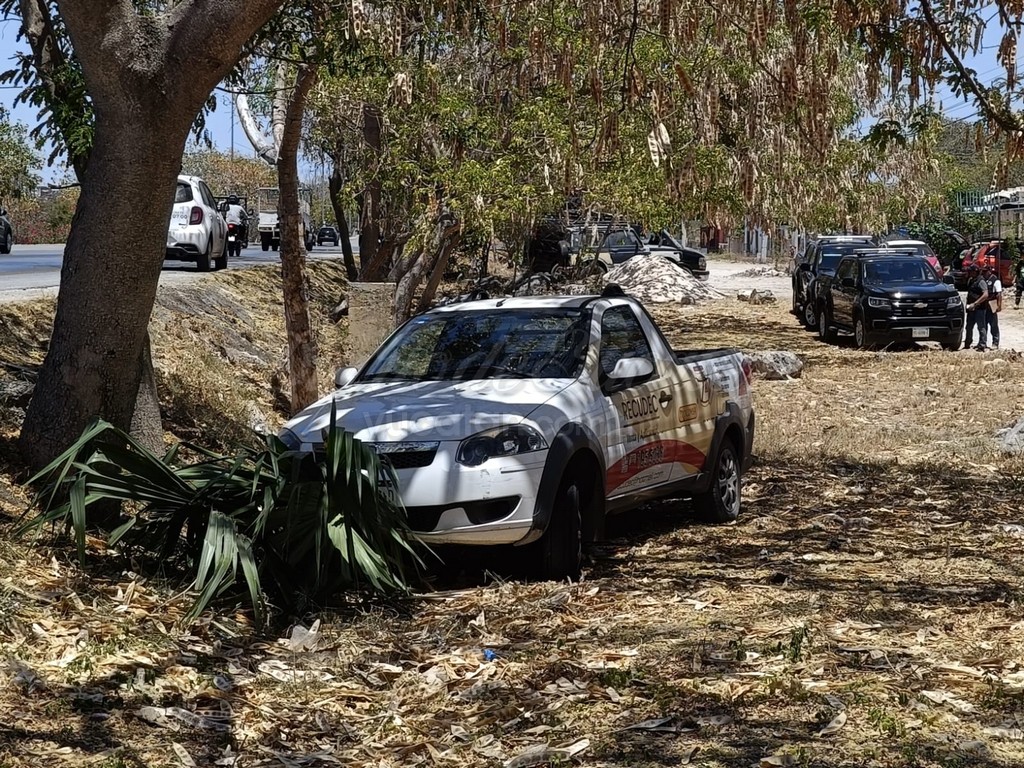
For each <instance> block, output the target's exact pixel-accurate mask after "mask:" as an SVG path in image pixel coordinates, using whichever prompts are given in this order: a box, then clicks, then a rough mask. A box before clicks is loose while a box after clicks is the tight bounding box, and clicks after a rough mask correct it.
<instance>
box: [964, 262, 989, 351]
mask: <svg viewBox="0 0 1024 768" xmlns="http://www.w3.org/2000/svg"><path fill="white" fill-rule="evenodd" d="M987 302H988V283H986V282H985V278H983V277H982V276H981V272H980V270H979V269H978V265H977V264H970V265H969V266H968V267H967V332H966V335H965V336H964V349H970V347H971V339H972V338H973V337H974V326H978V346H976V347H975V349H976V350H978V351H979V352H984V351H985V350H986V349H987V341H988V303H987Z"/></svg>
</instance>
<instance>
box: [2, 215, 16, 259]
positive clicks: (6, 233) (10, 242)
mask: <svg viewBox="0 0 1024 768" xmlns="http://www.w3.org/2000/svg"><path fill="white" fill-rule="evenodd" d="M13 247H14V227H13V226H11V219H10V217H9V216H8V215H7V209H6V208H3V207H2V206H0V253H10V252H11V248H13Z"/></svg>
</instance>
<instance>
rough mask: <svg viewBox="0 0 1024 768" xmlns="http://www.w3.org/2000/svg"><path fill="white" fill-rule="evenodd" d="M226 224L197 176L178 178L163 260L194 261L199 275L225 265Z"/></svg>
mask: <svg viewBox="0 0 1024 768" xmlns="http://www.w3.org/2000/svg"><path fill="white" fill-rule="evenodd" d="M227 247H228V241H227V224H225V222H224V217H223V216H221V215H220V212H219V211H218V210H217V201H216V200H215V199H214V197H213V193H212V192H210V188H209V187H208V186H206V182H205V181H203V180H202V179H200V178H199V177H198V176H179V177H178V184H177V186H176V187H175V189H174V205H173V207H172V208H171V221H170V224H169V225H168V227H167V253H166V255H165V257H164V258H166V259H171V260H175V261H194V262H195V263H196V268H197V269H198V270H199V271H200V272H208V271H209V270H210V265H211V264H212V265H213V266H214V267H216V268H217V269H224V267H226V266H227V265H228V251H227Z"/></svg>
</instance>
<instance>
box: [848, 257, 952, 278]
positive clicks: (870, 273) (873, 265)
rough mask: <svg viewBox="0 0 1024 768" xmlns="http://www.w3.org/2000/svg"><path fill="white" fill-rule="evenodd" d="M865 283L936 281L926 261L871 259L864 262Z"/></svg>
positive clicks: (933, 272)
mask: <svg viewBox="0 0 1024 768" xmlns="http://www.w3.org/2000/svg"><path fill="white" fill-rule="evenodd" d="M864 282H866V283H882V284H886V283H938V282H939V278H938V275H936V274H935V270H934V269H932V268H931V266H930V265H929V264H928V262H926V261H924V260H919V259H872V260H871V261H868V262H866V263H865V264H864Z"/></svg>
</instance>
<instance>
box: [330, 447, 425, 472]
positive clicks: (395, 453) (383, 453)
mask: <svg viewBox="0 0 1024 768" xmlns="http://www.w3.org/2000/svg"><path fill="white" fill-rule="evenodd" d="M369 445H370V448H372V449H373V450H375V451H376V452H377V455H378V456H379V457H380V460H381V462H382V463H384V464H389V465H391V468H392V469H419V468H420V467H429V466H430V465H431V464H433V463H434V456H436V455H437V447H438V444H437V443H370V444H369ZM313 455H314V456H315V457H316V460H317V461H323V460H324V459H325V458H326V452H325V451H324V446H323V445H322V444H319V445H315V446H313Z"/></svg>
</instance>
